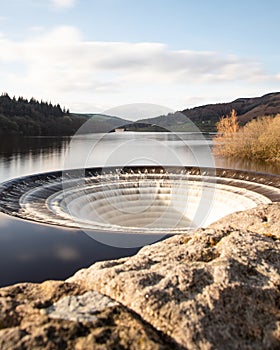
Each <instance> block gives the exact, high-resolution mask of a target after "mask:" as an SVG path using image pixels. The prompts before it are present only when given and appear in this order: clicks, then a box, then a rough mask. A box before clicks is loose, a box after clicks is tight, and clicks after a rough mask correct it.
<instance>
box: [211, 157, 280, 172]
mask: <svg viewBox="0 0 280 350" xmlns="http://www.w3.org/2000/svg"><path fill="white" fill-rule="evenodd" d="M215 164H216V167H217V168H229V169H240V170H252V171H258V172H263V173H271V174H280V164H279V163H267V162H260V161H256V160H249V159H224V158H219V157H216V158H215Z"/></svg>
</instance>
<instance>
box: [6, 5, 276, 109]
mask: <svg viewBox="0 0 280 350" xmlns="http://www.w3.org/2000/svg"><path fill="white" fill-rule="evenodd" d="M279 14H280V2H279V1H276V0H267V1H261V0H260V1H253V0H243V1H239V0H237V1H235V2H233V1H226V0H224V1H222V0H211V1H210V0H209V1H207V0H204V1H203V0H173V1H171V0H149V1H148V0H141V1H139V0H24V1H23V0H9V1H3V2H2V4H1V12H0V91H2V92H4V91H7V92H8V93H9V94H10V95H16V96H18V95H22V96H26V97H31V96H34V97H35V98H37V99H41V98H42V99H44V100H51V101H53V102H55V103H57V102H59V103H61V104H62V105H65V106H66V107H67V108H70V110H72V111H76V112H101V111H104V110H106V109H109V108H113V107H116V106H119V105H123V104H129V103H154V104H157V105H164V106H166V107H169V108H171V109H174V110H177V109H179V110H180V109H184V108H187V107H193V106H196V105H201V104H206V103H216V102H223V101H231V100H233V99H235V98H237V97H248V96H260V95H263V94H265V93H268V92H272V91H279V90H280V89H279V83H280V68H279V63H278V62H280V49H279V45H278V41H279V39H278V32H279V30H278V21H279Z"/></svg>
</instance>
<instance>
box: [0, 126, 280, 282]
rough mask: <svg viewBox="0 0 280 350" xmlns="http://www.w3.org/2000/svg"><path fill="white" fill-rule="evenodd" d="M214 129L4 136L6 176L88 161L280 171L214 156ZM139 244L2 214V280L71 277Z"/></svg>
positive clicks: (0, 176)
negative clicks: (123, 245)
mask: <svg viewBox="0 0 280 350" xmlns="http://www.w3.org/2000/svg"><path fill="white" fill-rule="evenodd" d="M211 146H212V141H211V137H210V135H203V136H202V135H201V134H196V133H193V134H187V133H180V134H176V135H175V134H171V133H111V134H106V135H100V134H95V135H87V136H78V137H76V138H72V139H70V138H57V137H29V138H21V137H16V138H11V137H9V138H4V137H3V138H2V139H1V140H0V182H3V181H7V180H9V179H12V178H15V177H20V176H24V175H30V174H36V173H42V172H48V171H55V170H63V169H69V168H83V167H84V168H85V167H86V168H88V167H105V166H106V167H107V166H115V167H120V168H121V167H123V166H132V165H139V166H142V165H149V166H159V165H161V166H198V167H211V168H212V167H213V168H215V167H222V168H232V169H245V170H254V171H258V172H268V173H274V174H279V173H280V166H279V165H278V166H277V165H268V164H262V163H256V162H253V161H246V162H244V161H238V160H235V161H229V160H225V159H214V158H213V157H212V153H211ZM138 249H139V247H135V248H118V247H114V246H110V245H106V244H103V243H102V242H100V241H98V240H95V239H93V238H92V237H89V235H87V234H86V233H84V232H83V231H82V230H79V229H66V228H62V227H58V226H50V225H44V224H38V223H34V222H30V221H26V220H21V219H18V218H13V217H11V216H8V215H5V214H2V213H1V214H0V286H4V285H8V284H13V283H16V282H21V281H32V282H39V281H43V280H45V279H65V278H66V277H68V276H70V275H71V274H73V273H74V272H75V271H77V270H78V269H80V268H82V267H87V266H89V265H90V264H92V263H94V262H95V261H99V260H105V259H113V258H118V257H123V256H129V255H132V254H135V253H136V252H137V250H138Z"/></svg>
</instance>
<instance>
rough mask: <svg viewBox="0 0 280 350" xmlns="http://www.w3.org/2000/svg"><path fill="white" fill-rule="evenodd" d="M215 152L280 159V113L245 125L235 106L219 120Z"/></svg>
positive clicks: (273, 159)
mask: <svg viewBox="0 0 280 350" xmlns="http://www.w3.org/2000/svg"><path fill="white" fill-rule="evenodd" d="M214 154H216V155H219V156H223V157H232V158H247V159H254V160H263V161H269V162H280V114H277V115H276V116H265V117H259V118H257V119H253V120H252V121H250V122H249V123H247V124H246V125H245V126H243V127H241V126H239V122H238V118H237V115H236V112H235V111H234V110H233V111H232V112H231V114H230V115H228V116H226V117H223V118H222V119H221V120H220V121H219V122H218V123H217V136H216V137H215V139H214Z"/></svg>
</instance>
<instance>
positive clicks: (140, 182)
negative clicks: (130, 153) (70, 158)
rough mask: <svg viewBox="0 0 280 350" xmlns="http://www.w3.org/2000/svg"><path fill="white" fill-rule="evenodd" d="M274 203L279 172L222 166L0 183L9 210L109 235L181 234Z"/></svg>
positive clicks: (279, 190)
mask: <svg viewBox="0 0 280 350" xmlns="http://www.w3.org/2000/svg"><path fill="white" fill-rule="evenodd" d="M81 174H82V176H81ZM276 201H280V176H278V175H270V174H264V173H257V172H250V171H241V170H231V169H220V168H218V169H217V168H216V169H213V168H197V167H177V166H176V167H171V166H170V167H154V166H135V167H133V166H130V167H124V168H118V167H107V168H89V169H70V170H64V171H56V172H48V173H41V174H35V175H30V176H25V177H21V178H17V179H13V180H10V181H7V182H5V183H3V184H1V185H0V211H2V212H4V213H6V214H9V215H12V216H15V217H19V218H22V219H26V220H31V221H35V222H39V223H43V224H51V225H59V226H64V227H69V228H79V229H84V230H98V231H101V232H102V231H103V232H107V233H108V232H109V233H113V232H116V233H129V234H131V233H136V234H159V235H162V234H167V233H168V234H174V233H180V232H185V231H188V230H190V229H194V228H196V227H200V226H202V227H205V226H207V225H209V224H211V223H212V222H214V221H216V220H218V219H220V218H222V217H224V216H226V215H228V214H230V213H233V212H237V211H241V210H247V209H250V208H253V207H255V206H257V205H259V204H266V203H270V202H276Z"/></svg>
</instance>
